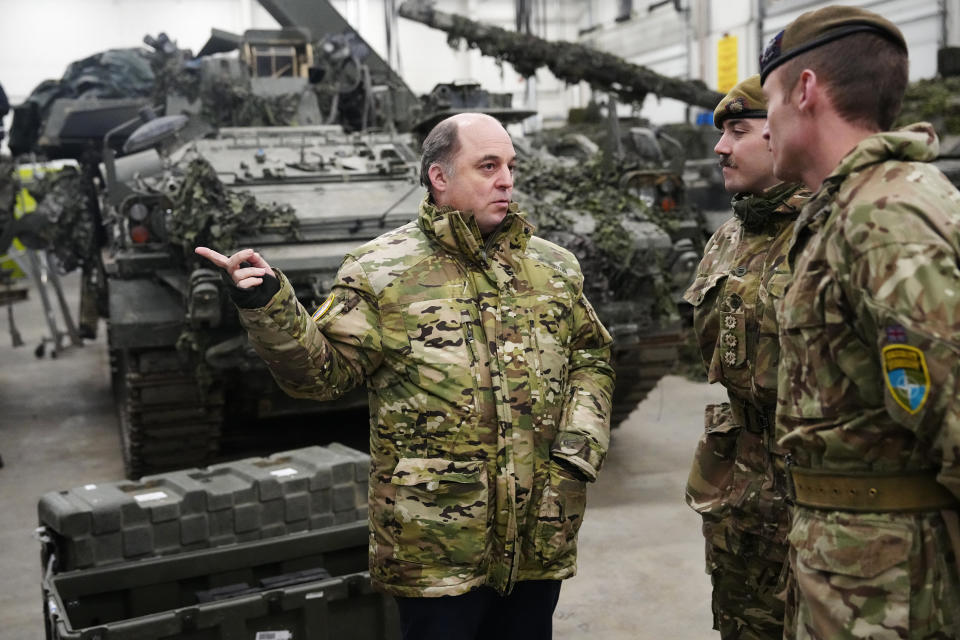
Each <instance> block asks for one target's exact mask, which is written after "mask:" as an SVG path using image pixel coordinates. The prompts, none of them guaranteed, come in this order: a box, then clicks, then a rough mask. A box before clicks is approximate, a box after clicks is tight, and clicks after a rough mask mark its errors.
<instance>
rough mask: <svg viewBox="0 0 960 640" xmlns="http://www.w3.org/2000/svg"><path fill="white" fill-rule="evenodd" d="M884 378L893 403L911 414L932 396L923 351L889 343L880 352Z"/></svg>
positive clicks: (918, 409)
mask: <svg viewBox="0 0 960 640" xmlns="http://www.w3.org/2000/svg"><path fill="white" fill-rule="evenodd" d="M881 357H882V359H883V373H884V379H885V380H886V381H887V388H888V389H889V390H890V394H891V395H892V396H893V399H894V401H895V402H896V403H897V404H898V405H900V406H901V407H903V408H904V410H906V411H907V412H908V413H911V414H913V413H917V412H918V411H920V409H921V408H922V407H923V404H924V403H925V402H926V401H927V396H928V395H929V394H930V372H929V370H928V369H927V361H926V359H925V358H924V356H923V351H921V350H920V349H917V348H916V347H911V346H910V345H906V344H890V345H887V346H885V347H884V348H883V351H882V352H881Z"/></svg>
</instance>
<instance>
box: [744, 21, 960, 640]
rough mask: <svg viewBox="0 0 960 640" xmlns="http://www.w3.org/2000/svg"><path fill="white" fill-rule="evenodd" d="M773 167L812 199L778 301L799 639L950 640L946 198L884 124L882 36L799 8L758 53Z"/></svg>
mask: <svg viewBox="0 0 960 640" xmlns="http://www.w3.org/2000/svg"><path fill="white" fill-rule="evenodd" d="M761 70H762V71H761V72H762V77H763V90H764V93H765V94H766V96H767V98H768V120H767V131H765V135H766V136H767V137H768V139H769V143H770V145H771V149H772V151H773V155H774V165H775V171H776V173H777V175H778V176H779V177H781V178H782V179H789V180H801V181H803V182H804V183H805V184H806V185H807V186H808V187H809V188H810V189H811V190H814V191H815V192H816V193H815V194H814V196H813V197H812V198H811V200H810V202H809V204H807V206H806V207H805V208H804V209H803V211H802V212H801V214H800V217H799V218H798V220H797V224H796V230H795V233H794V237H793V238H792V241H791V246H790V249H789V253H788V259H789V262H790V266H791V268H792V271H793V274H794V275H793V280H792V281H791V284H790V286H789V288H788V290H787V293H786V295H785V296H784V298H783V301H782V303H781V304H780V306H779V307H778V314H777V315H778V321H779V324H780V340H781V362H780V371H779V385H778V391H777V402H778V406H777V432H778V436H779V437H780V439H779V444H780V445H781V446H782V447H784V448H785V449H787V450H788V451H789V452H790V456H791V458H792V461H791V462H790V475H791V478H792V482H793V485H794V496H795V502H796V507H795V515H794V519H793V523H792V527H791V531H790V535H789V541H790V545H791V552H790V558H791V565H792V569H793V573H794V579H795V582H794V583H793V589H794V591H793V593H792V594H791V595H790V597H789V598H788V607H791V608H792V607H795V611H794V612H792V613H790V614H788V615H791V616H794V617H795V632H796V636H797V637H798V638H801V639H803V638H816V639H823V640H826V639H830V640H836V639H841V638H872V639H884V638H896V639H898V640H902V639H904V638H910V639H919V638H960V579H958V566H957V560H958V555H957V552H958V551H960V546H958V538H960V531H958V527H957V507H958V501H957V496H958V495H960V461H958V455H960V393H958V384H960V269H958V262H960V193H958V192H957V190H956V189H955V188H954V187H953V186H952V185H951V184H950V183H949V182H948V181H947V179H946V178H945V177H944V176H943V174H941V173H940V172H939V171H938V170H937V169H936V168H934V167H933V166H932V165H930V164H928V163H929V161H930V160H933V159H934V158H935V157H936V155H937V151H938V141H937V138H936V135H935V134H934V132H933V129H932V128H931V127H930V126H929V125H927V124H925V123H921V124H916V125H911V126H909V127H906V128H904V129H901V130H898V131H887V129H888V128H889V127H890V126H891V124H892V123H893V121H894V118H895V116H896V115H897V112H898V111H899V108H900V101H901V99H902V96H903V91H904V88H905V86H906V82H907V50H906V44H905V41H904V39H903V35H902V34H901V32H900V30H899V29H898V28H897V27H896V26H895V25H893V24H892V23H891V22H889V21H888V20H886V19H884V18H882V17H881V16H878V15H876V14H874V13H870V12H867V11H864V10H861V9H857V8H851V7H828V8H826V9H821V10H819V11H815V12H810V13H805V14H803V15H801V16H800V17H799V18H797V19H796V20H795V21H794V22H792V23H791V24H790V25H788V26H787V28H786V29H785V30H784V31H783V32H781V33H780V34H778V35H777V36H776V37H775V38H774V39H773V40H772V41H771V43H770V45H769V46H768V47H767V49H766V50H765V52H764V54H763V57H762V59H761Z"/></svg>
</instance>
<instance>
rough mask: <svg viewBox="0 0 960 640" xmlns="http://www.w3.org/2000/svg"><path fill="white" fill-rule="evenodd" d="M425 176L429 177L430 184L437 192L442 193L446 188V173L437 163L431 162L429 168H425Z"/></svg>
mask: <svg viewBox="0 0 960 640" xmlns="http://www.w3.org/2000/svg"><path fill="white" fill-rule="evenodd" d="M427 177H428V178H429V179H430V184H432V185H433V190H434V191H435V192H437V193H442V192H444V191H446V190H447V175H446V174H445V173H444V172H443V167H441V166H440V164H439V163H436V162H435V163H433V164H432V165H430V168H429V169H427Z"/></svg>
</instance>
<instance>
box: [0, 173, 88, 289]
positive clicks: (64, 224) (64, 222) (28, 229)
mask: <svg viewBox="0 0 960 640" xmlns="http://www.w3.org/2000/svg"><path fill="white" fill-rule="evenodd" d="M0 170H2V169H0ZM29 192H30V195H31V196H32V197H33V199H34V200H36V201H37V207H36V209H35V210H34V211H33V212H32V213H29V214H27V215H24V216H22V217H21V218H20V219H19V220H17V222H16V233H15V235H16V236H17V237H18V238H19V239H20V241H21V242H23V244H24V245H25V246H27V247H28V248H31V249H49V250H50V251H52V252H53V255H54V256H55V257H56V261H57V265H58V266H59V269H60V271H61V272H62V273H69V272H70V271H73V270H74V269H76V268H77V267H81V266H84V265H87V264H90V263H91V261H92V260H94V251H95V248H96V242H97V229H96V222H95V220H94V217H93V216H94V214H93V209H92V208H91V207H89V206H88V202H89V196H88V194H87V191H86V189H85V188H84V183H83V177H82V176H81V175H80V172H79V171H78V170H77V169H76V168H74V167H64V168H63V169H61V170H59V171H53V172H49V173H46V174H44V175H43V177H41V178H39V179H38V180H36V181H34V182H32V183H31V184H30V185H29Z"/></svg>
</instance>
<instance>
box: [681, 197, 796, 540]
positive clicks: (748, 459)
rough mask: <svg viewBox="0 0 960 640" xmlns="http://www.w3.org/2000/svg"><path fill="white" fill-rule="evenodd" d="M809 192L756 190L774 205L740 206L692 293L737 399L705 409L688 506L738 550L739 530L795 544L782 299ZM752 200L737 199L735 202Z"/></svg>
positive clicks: (712, 355)
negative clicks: (783, 448)
mask: <svg viewBox="0 0 960 640" xmlns="http://www.w3.org/2000/svg"><path fill="white" fill-rule="evenodd" d="M809 197H810V193H809V192H808V191H806V190H805V189H802V188H800V187H799V186H797V185H784V184H780V185H776V186H774V187H771V188H770V189H769V190H767V191H766V192H765V193H764V194H760V196H757V198H758V199H762V201H763V202H764V203H765V204H766V205H767V208H769V209H771V211H770V212H769V215H768V216H767V219H766V220H764V221H760V222H757V221H752V222H751V221H748V220H746V219H745V218H744V216H743V215H742V214H741V213H740V210H739V209H738V210H737V213H738V215H735V216H734V217H731V218H730V219H729V220H728V221H727V222H725V223H724V224H723V225H722V226H721V227H720V228H719V229H717V231H716V233H714V234H713V237H712V238H710V241H709V242H708V243H707V246H706V248H705V250H704V257H703V260H702V261H701V262H700V266H699V267H698V269H697V275H696V277H695V279H694V282H693V284H692V285H691V287H690V288H689V289H688V290H687V292H686V293H685V294H684V299H685V300H686V301H687V302H689V303H690V304H691V305H693V321H694V330H695V333H696V336H697V340H698V343H699V346H700V353H701V355H702V356H703V361H704V363H705V365H706V371H707V379H708V380H709V381H710V382H719V383H720V384H722V385H723V386H724V387H726V388H727V391H728V395H729V398H730V402H729V403H724V404H721V405H709V406H708V407H707V409H706V419H705V423H704V434H703V436H702V437H701V440H700V443H699V445H698V447H697V453H696V455H695V457H694V461H693V467H692V469H691V471H690V478H689V481H688V483H687V496H686V497H687V504H689V505H690V506H691V507H692V508H693V509H695V510H696V511H698V512H700V513H702V514H704V515H705V516H706V517H705V519H704V533H705V534H706V535H707V538H708V539H709V541H710V542H711V544H713V546H717V547H720V548H721V549H726V550H728V551H730V552H733V553H737V552H738V551H739V549H738V546H739V544H738V542H739V538H740V536H739V535H738V534H739V532H747V533H751V534H754V535H762V536H764V537H765V538H768V539H771V540H774V541H776V542H779V543H781V544H786V535H787V531H788V526H789V521H788V520H789V519H788V514H787V506H786V504H785V502H784V499H785V496H786V484H785V476H784V473H783V469H782V464H781V463H779V461H776V460H775V456H777V455H779V454H781V452H780V450H779V449H778V448H777V447H776V443H775V440H774V420H773V416H774V411H775V407H776V391H777V363H778V362H779V359H780V357H779V356H780V349H779V345H778V331H777V320H776V311H775V308H774V305H775V302H776V301H777V300H779V299H780V298H781V297H783V294H784V291H785V289H786V285H787V282H788V281H789V279H790V271H789V269H788V267H787V262H786V254H787V245H788V243H789V241H790V237H791V235H792V232H793V222H794V221H795V220H796V218H797V215H798V214H799V213H800V209H801V208H802V207H803V205H804V204H805V203H806V202H807V200H808V199H809ZM746 202H748V200H747V199H745V198H744V197H743V196H738V197H737V199H735V200H734V205H735V207H736V206H737V205H740V204H742V203H746ZM778 469H779V470H778Z"/></svg>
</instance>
